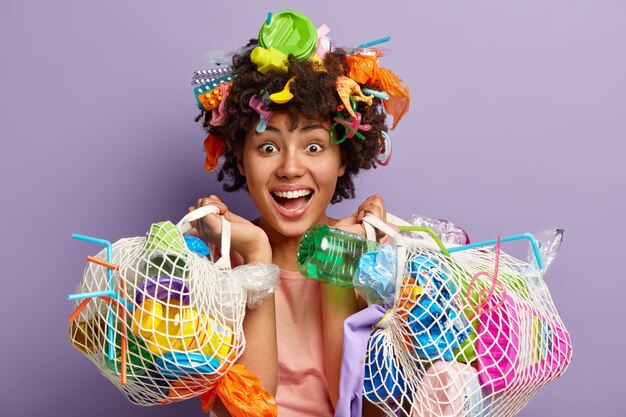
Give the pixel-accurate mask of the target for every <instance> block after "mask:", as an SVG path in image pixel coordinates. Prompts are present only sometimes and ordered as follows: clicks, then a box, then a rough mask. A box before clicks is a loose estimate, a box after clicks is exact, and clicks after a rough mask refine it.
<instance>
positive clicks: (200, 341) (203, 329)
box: [131, 298, 233, 361]
mask: <svg viewBox="0 0 626 417" xmlns="http://www.w3.org/2000/svg"><path fill="white" fill-rule="evenodd" d="M133 316H134V317H133V318H134V320H133V325H132V328H131V331H132V332H133V333H135V334H137V335H139V336H141V337H142V338H143V339H144V340H145V342H146V346H147V347H148V349H149V350H150V352H152V353H154V354H155V355H162V354H164V353H167V352H171V351H179V352H198V351H201V352H202V353H204V354H205V355H207V356H211V357H216V358H217V359H219V360H220V361H221V360H224V359H225V358H226V357H227V356H228V353H229V352H230V349H231V347H232V345H233V331H232V329H231V328H230V327H228V326H224V325H220V323H218V322H217V321H215V320H213V319H212V318H210V317H207V316H206V315H204V314H202V313H199V312H198V311H196V310H194V309H193V308H191V307H187V306H181V305H180V302H179V301H178V300H169V303H162V302H160V301H157V300H154V299H150V298H148V299H146V300H144V302H143V303H141V305H140V306H139V307H138V308H137V309H136V310H135V312H134V313H133Z"/></svg>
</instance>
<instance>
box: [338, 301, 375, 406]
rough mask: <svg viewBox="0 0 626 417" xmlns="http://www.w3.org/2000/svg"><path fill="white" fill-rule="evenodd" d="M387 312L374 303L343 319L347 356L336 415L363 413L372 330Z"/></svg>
mask: <svg viewBox="0 0 626 417" xmlns="http://www.w3.org/2000/svg"><path fill="white" fill-rule="evenodd" d="M384 314H385V309H384V308H382V307H381V306H379V305H376V304H373V305H371V306H369V307H367V308H366V309H364V310H361V311H359V312H358V313H355V314H353V315H351V316H350V317H348V318H347V319H346V320H345V321H344V322H343V357H342V358H341V380H340V381H339V400H338V401H337V407H336V408H335V417H352V416H360V415H361V413H362V408H363V375H364V368H363V359H364V358H365V354H366V353H367V341H368V339H369V335H370V330H371V329H372V326H374V325H375V324H376V323H378V322H379V321H380V319H381V318H382V317H383V315H384Z"/></svg>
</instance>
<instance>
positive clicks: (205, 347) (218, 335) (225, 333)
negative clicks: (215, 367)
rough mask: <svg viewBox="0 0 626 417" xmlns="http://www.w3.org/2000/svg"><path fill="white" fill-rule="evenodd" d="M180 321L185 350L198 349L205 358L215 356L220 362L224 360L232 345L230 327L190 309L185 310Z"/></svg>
mask: <svg viewBox="0 0 626 417" xmlns="http://www.w3.org/2000/svg"><path fill="white" fill-rule="evenodd" d="M182 321H183V323H184V324H183V326H182V329H181V335H182V336H183V337H184V340H183V344H184V347H185V350H187V351H196V350H198V349H199V350H201V351H202V353H204V354H205V355H207V356H213V355H215V357H216V358H217V359H219V360H220V361H222V360H224V359H226V357H227V356H228V353H229V352H230V349H231V347H232V345H233V331H232V329H231V328H230V327H228V326H222V325H221V324H220V323H218V322H217V321H215V320H213V319H212V318H210V317H207V316H206V315H204V314H202V313H198V312H197V311H195V310H194V309H191V308H188V309H185V311H184V312H183V319H182Z"/></svg>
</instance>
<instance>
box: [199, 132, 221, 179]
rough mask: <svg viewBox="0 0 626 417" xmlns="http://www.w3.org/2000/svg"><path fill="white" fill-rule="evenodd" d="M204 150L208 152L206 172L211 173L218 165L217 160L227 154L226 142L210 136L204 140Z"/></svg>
mask: <svg viewBox="0 0 626 417" xmlns="http://www.w3.org/2000/svg"><path fill="white" fill-rule="evenodd" d="M204 150H205V152H206V159H205V160H204V170H205V171H207V172H211V171H213V170H214V169H215V167H216V166H217V165H218V163H217V160H218V159H219V157H220V156H222V155H224V152H226V141H225V140H221V139H218V138H217V137H215V136H213V135H211V134H209V136H207V137H206V139H205V140H204Z"/></svg>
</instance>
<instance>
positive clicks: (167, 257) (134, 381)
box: [69, 222, 246, 405]
mask: <svg viewBox="0 0 626 417" xmlns="http://www.w3.org/2000/svg"><path fill="white" fill-rule="evenodd" d="M197 243H198V242H197V241H196V242H194V241H193V239H188V238H187V237H183V235H182V233H181V232H180V230H179V229H178V228H177V227H176V226H175V225H174V224H172V223H170V222H161V223H156V224H153V225H152V227H151V229H150V231H149V232H148V233H147V235H146V236H145V237H136V238H128V239H121V240H119V241H117V242H115V243H114V244H113V245H112V251H111V255H112V259H111V261H110V263H112V264H113V265H115V266H116V268H115V269H110V268H107V267H105V266H103V265H101V264H98V263H96V262H89V263H88V265H87V267H86V269H85V271H84V275H83V278H82V280H81V282H80V284H79V285H78V287H77V289H76V292H77V293H80V294H85V293H94V294H105V295H100V296H94V297H92V298H88V299H85V300H79V301H76V307H77V311H79V310H80V313H79V314H78V315H77V316H76V317H75V318H74V320H73V321H72V322H71V325H70V329H69V338H70V342H71V344H72V345H73V346H74V347H76V348H77V349H78V350H80V351H81V352H82V353H83V354H84V355H85V356H86V357H87V358H89V360H90V361H92V362H93V363H94V364H95V365H96V366H97V367H98V369H99V370H100V372H101V373H102V375H104V376H105V377H106V378H108V379H109V380H110V381H111V382H112V383H113V384H115V385H116V386H117V387H118V388H119V389H120V390H121V391H122V392H123V393H124V395H125V396H126V397H127V398H128V399H129V400H130V401H131V402H133V403H136V404H140V405H155V404H167V403H170V402H175V401H181V400H184V399H187V398H192V397H197V396H199V395H202V394H204V393H206V392H208V391H210V390H212V389H213V388H214V387H215V385H216V383H217V381H218V380H219V379H220V378H221V377H222V376H223V375H224V374H225V373H226V372H227V371H228V370H229V369H230V368H231V366H232V365H233V363H234V362H235V360H236V359H237V358H238V357H239V356H240V354H241V353H242V352H243V349H244V345H245V341H244V335H243V328H242V323H243V317H244V314H245V305H246V292H245V290H244V289H243V288H242V287H241V286H240V285H239V284H237V283H236V281H235V280H233V279H232V277H231V270H230V268H218V267H217V266H216V265H215V264H214V263H213V262H212V261H211V260H209V259H208V258H207V257H206V256H205V255H206V254H205V253H203V252H202V250H198V248H197V247H194V245H195V244H197ZM94 258H96V259H98V260H102V261H106V260H107V253H106V250H103V251H101V252H100V253H98V254H97V255H96V256H95V257H94ZM107 294H108V295H107ZM81 303H83V305H82V309H81Z"/></svg>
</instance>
